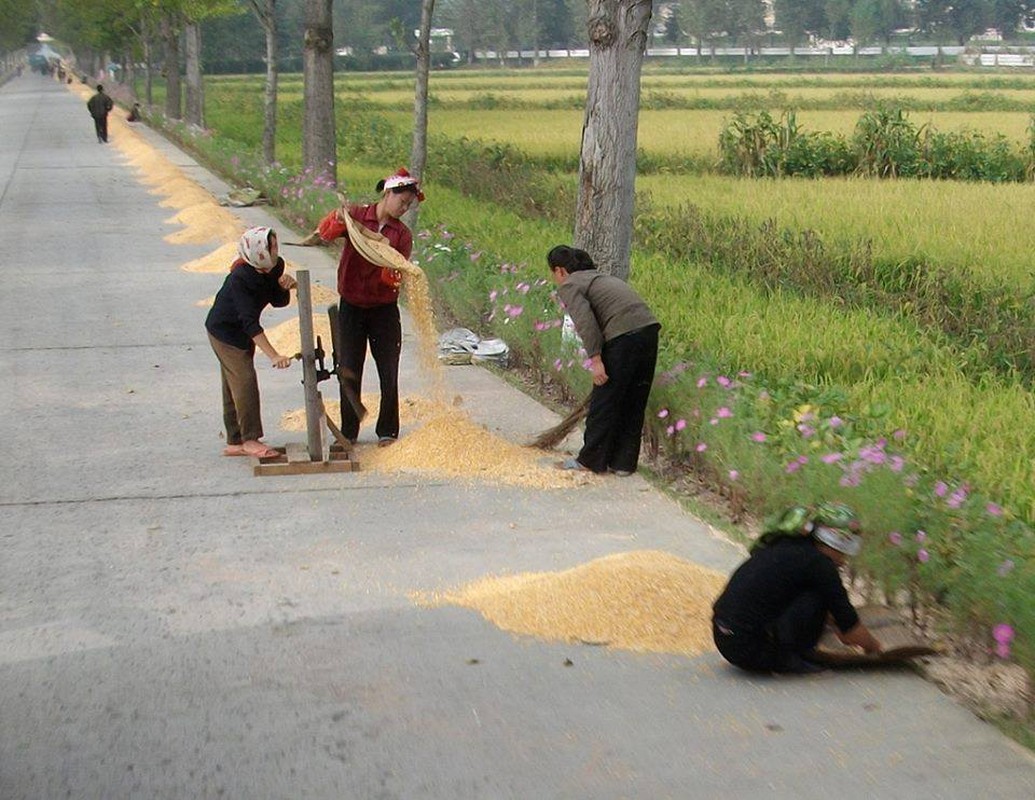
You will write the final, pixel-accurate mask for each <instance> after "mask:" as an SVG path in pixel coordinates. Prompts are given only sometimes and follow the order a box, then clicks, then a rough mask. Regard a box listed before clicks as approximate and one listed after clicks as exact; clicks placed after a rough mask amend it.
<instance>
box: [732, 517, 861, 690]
mask: <svg viewBox="0 0 1035 800" xmlns="http://www.w3.org/2000/svg"><path fill="white" fill-rule="evenodd" d="M861 545H862V539H861V536H860V534H859V523H858V521H857V519H856V517H855V514H854V513H853V512H852V510H851V509H850V508H848V507H847V506H844V505H841V504H839V503H822V504H820V505H819V506H818V507H816V508H815V509H814V510H812V509H808V508H804V507H802V506H795V507H794V508H790V509H788V510H787V511H785V512H784V513H783V514H782V515H781V516H780V517H779V518H777V519H776V520H774V521H772V522H770V523H769V524H768V525H767V526H766V531H765V533H763V534H762V535H761V536H760V537H759V538H758V540H757V541H756V542H755V544H754V546H753V547H752V548H751V557H750V558H748V560H747V561H745V562H744V563H743V564H741V565H740V566H739V567H737V569H736V571H735V572H734V573H733V575H732V576H731V577H730V579H729V583H727V585H726V588H725V589H724V590H723V592H722V594H721V595H720V596H719V599H718V600H716V601H715V605H714V607H713V609H712V611H713V615H712V635H713V637H714V639H715V646H716V647H717V648H718V650H719V652H720V653H721V654H722V657H723V658H725V659H726V660H727V661H729V662H730V663H731V664H734V665H735V666H738V667H740V668H741V669H744V670H748V671H751V672H793V673H809V672H819V671H820V670H821V669H822V667H820V666H819V665H817V664H816V663H814V662H813V661H812V660H811V656H812V654H813V651H814V649H815V647H816V645H817V644H818V643H819V640H820V637H821V636H822V635H823V631H824V628H825V627H826V623H827V620H828V619H832V620H833V622H834V624H835V625H836V626H837V636H838V638H839V639H840V640H841V641H842V642H843V643H845V644H848V645H854V646H857V647H861V648H862V649H863V650H864V651H865V652H867V653H879V652H880V651H881V644H880V642H878V641H877V640H876V639H875V638H874V636H873V634H872V633H870V631H869V630H868V629H867V627H866V626H865V625H863V623H862V622H860V621H859V614H858V613H857V612H856V610H855V608H853V606H852V603H851V601H850V600H849V599H848V593H847V592H846V591H845V587H844V584H843V583H842V582H841V576H840V574H839V572H838V568H839V567H841V566H843V565H844V563H845V562H846V560H847V559H848V558H850V557H851V556H854V555H856V554H857V553H858V552H859V548H860V547H861Z"/></svg>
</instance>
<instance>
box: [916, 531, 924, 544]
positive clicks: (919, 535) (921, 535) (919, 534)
mask: <svg viewBox="0 0 1035 800" xmlns="http://www.w3.org/2000/svg"><path fill="white" fill-rule="evenodd" d="M916 540H917V542H919V543H920V544H923V543H924V542H926V541H927V531H917V532H916Z"/></svg>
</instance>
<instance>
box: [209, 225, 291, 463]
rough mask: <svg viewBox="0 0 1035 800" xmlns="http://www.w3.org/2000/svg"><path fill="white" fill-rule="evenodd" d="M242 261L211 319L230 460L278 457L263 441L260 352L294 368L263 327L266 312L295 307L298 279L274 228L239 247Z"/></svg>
mask: <svg viewBox="0 0 1035 800" xmlns="http://www.w3.org/2000/svg"><path fill="white" fill-rule="evenodd" d="M237 253H238V256H239V258H238V259H237V260H236V261H234V263H233V264H232V265H231V267H230V274H229V275H227V277H226V280H225V281H223V287H222V288H221V289H220V290H219V292H218V293H217V294H216V299H215V302H214V303H213V304H212V309H211V310H210V311H209V312H208V317H207V318H206V319H205V328H206V330H207V331H208V339H209V342H210V343H211V345H212V349H213V351H215V354H216V358H217V359H219V372H220V375H221V378H222V384H223V424H224V425H225V427H226V445H227V446H226V449H225V450H223V455H227V456H256V457H258V458H266V457H270V456H275V455H278V453H277V451H276V450H274V449H273V448H272V447H268V446H267V445H266V444H264V443H263V442H262V441H260V440H261V439H262V435H263V434H262V416H261V413H260V409H259V381H258V377H257V376H256V374H255V348H256V347H258V348H259V349H260V350H261V351H262V352H263V353H264V354H265V355H266V357H267V358H269V360H270V362H271V363H272V364H273V366H274V368H276V369H285V368H286V367H289V366H291V361H292V358H291V357H290V356H283V355H281V354H280V353H278V352H277V350H276V348H275V347H274V346H273V345H272V344H270V340H269V339H267V338H266V333H265V331H263V329H262V326H261V325H260V324H259V315H260V314H261V313H262V311H263V309H265V308H266V306H268V305H271V306H276V307H278V308H279V307H283V306H286V305H287V304H288V303H289V302H291V290H292V289H294V288H295V286H296V283H295V279H294V278H293V277H291V276H290V275H285V274H284V259H282V258H281V257H280V255H279V253H278V248H277V234H276V232H275V231H274V230H273V229H272V228H263V227H258V228H249V229H248V230H246V231H245V232H244V234H243V235H242V236H241V240H240V241H239V242H238V243H237Z"/></svg>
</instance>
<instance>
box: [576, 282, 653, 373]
mask: <svg viewBox="0 0 1035 800" xmlns="http://www.w3.org/2000/svg"><path fill="white" fill-rule="evenodd" d="M557 294H558V296H559V297H560V298H561V301H562V302H563V303H564V306H565V308H567V309H568V313H569V314H570V315H571V318H572V321H573V322H574V323H575V330H577V331H578V332H579V336H580V337H581V338H582V344H583V346H584V347H585V348H586V354H587V355H588V356H590V357H592V356H596V355H600V351H601V350H602V349H603V347H604V343H605V342H609V341H611V340H612V339H614V338H615V337H616V336H621V335H622V334H623V333H629V332H630V331H635V330H639V329H640V328H646V327H647V326H648V325H657V324H658V320H657V318H656V317H655V316H654V314H653V313H651V310H650V309H649V308H648V307H647V304H646V303H644V302H643V299H642V298H641V297H640V296H639V295H638V294H637V293H636V292H635V291H634V290H633V289H632V287H631V286H629V284H627V283H626V282H625V281H623V280H622V279H621V278H616V277H615V276H614V275H607V274H605V273H603V272H600V271H599V270H595V269H583V270H579V271H577V272H572V273H570V274H569V275H568V279H567V280H566V281H565V282H564V283H562V284H561V285H560V286H559V287H557Z"/></svg>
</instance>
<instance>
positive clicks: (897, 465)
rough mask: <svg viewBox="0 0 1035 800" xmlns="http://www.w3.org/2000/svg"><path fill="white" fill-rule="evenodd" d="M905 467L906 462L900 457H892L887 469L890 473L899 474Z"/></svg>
mask: <svg viewBox="0 0 1035 800" xmlns="http://www.w3.org/2000/svg"><path fill="white" fill-rule="evenodd" d="M905 466H906V460H905V459H904V458H902V456H892V457H891V460H890V461H888V469H890V470H891V471H892V472H901V471H902V470H903V469H904V468H905Z"/></svg>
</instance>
